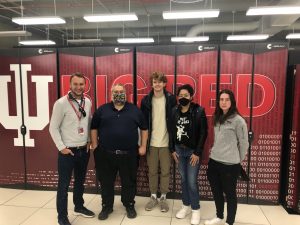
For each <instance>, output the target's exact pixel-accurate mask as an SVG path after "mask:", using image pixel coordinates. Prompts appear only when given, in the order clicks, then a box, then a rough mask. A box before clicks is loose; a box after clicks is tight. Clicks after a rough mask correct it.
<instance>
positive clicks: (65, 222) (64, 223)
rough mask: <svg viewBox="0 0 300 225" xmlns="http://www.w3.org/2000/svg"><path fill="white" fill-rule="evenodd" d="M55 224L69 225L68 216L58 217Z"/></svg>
mask: <svg viewBox="0 0 300 225" xmlns="http://www.w3.org/2000/svg"><path fill="white" fill-rule="evenodd" d="M57 224H58V225H71V223H70V221H69V219H68V217H64V218H61V219H58V222H57Z"/></svg>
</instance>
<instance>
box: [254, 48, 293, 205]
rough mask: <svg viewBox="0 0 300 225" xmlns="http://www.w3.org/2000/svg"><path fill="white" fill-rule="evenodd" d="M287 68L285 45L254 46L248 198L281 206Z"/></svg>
mask: <svg viewBox="0 0 300 225" xmlns="http://www.w3.org/2000/svg"><path fill="white" fill-rule="evenodd" d="M286 68H287V46H286V45H285V44H280V43H279V44H276V43H275V44H256V45H255V69H254V72H255V76H254V93H253V96H254V97H253V120H252V127H253V131H254V140H253V143H252V146H251V162H250V177H251V183H250V190H249V198H250V200H251V199H252V200H253V202H256V203H257V202H263V203H264V202H268V203H278V200H279V185H280V177H279V175H280V160H281V145H282V132H283V114H284V100H285V97H284V96H285V84H286Z"/></svg>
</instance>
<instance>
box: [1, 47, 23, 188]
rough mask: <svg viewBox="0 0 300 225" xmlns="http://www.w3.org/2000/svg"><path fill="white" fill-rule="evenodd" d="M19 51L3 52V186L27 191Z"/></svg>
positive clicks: (8, 50) (2, 50)
mask: <svg viewBox="0 0 300 225" xmlns="http://www.w3.org/2000/svg"><path fill="white" fill-rule="evenodd" d="M18 52H19V50H17V49H7V50H4V49H1V51H0V62H1V63H0V98H1V99H0V102H1V110H0V134H1V135H0V146H1V153H2V157H0V184H1V185H14V186H20V187H24V186H23V184H24V182H25V177H24V175H25V172H24V171H25V165H24V149H23V140H22V138H23V137H22V134H21V132H20V131H19V130H20V127H21V125H22V108H21V91H20V88H21V82H20V67H19V59H18Z"/></svg>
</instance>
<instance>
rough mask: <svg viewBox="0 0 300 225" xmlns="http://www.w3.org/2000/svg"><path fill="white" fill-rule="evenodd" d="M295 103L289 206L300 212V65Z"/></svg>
mask: <svg viewBox="0 0 300 225" xmlns="http://www.w3.org/2000/svg"><path fill="white" fill-rule="evenodd" d="M294 75H295V76H294V84H295V86H294V103H293V119H292V132H291V133H290V142H291V145H290V158H289V162H288V165H289V166H288V181H287V186H288V187H287V196H286V204H287V208H291V209H294V210H296V211H298V212H300V208H299V207H300V206H299V205H298V202H299V199H300V196H299V190H300V180H299V175H300V165H299V162H300V114H299V112H300V65H297V67H296V71H295V74H294Z"/></svg>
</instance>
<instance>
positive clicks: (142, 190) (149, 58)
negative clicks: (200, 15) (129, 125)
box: [136, 46, 175, 194]
mask: <svg viewBox="0 0 300 225" xmlns="http://www.w3.org/2000/svg"><path fill="white" fill-rule="evenodd" d="M136 61H137V65H136V67H137V100H138V101H137V104H138V106H140V103H141V100H142V98H143V97H144V96H145V95H147V94H148V93H149V92H150V91H151V90H152V84H151V83H150V75H151V74H152V73H153V72H162V73H164V74H165V75H166V76H167V86H166V89H167V91H169V92H170V93H173V86H174V82H175V77H174V73H175V47H174V46H151V47H150V46H148V47H146V46H143V47H137V53H136ZM173 166H174V165H172V168H171V171H173ZM171 177H172V176H171ZM169 188H170V190H173V182H172V179H170V185H169ZM137 189H138V193H139V194H148V193H149V192H150V190H149V182H148V166H147V162H146V158H145V157H141V160H140V167H139V170H138V185H137Z"/></svg>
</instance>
